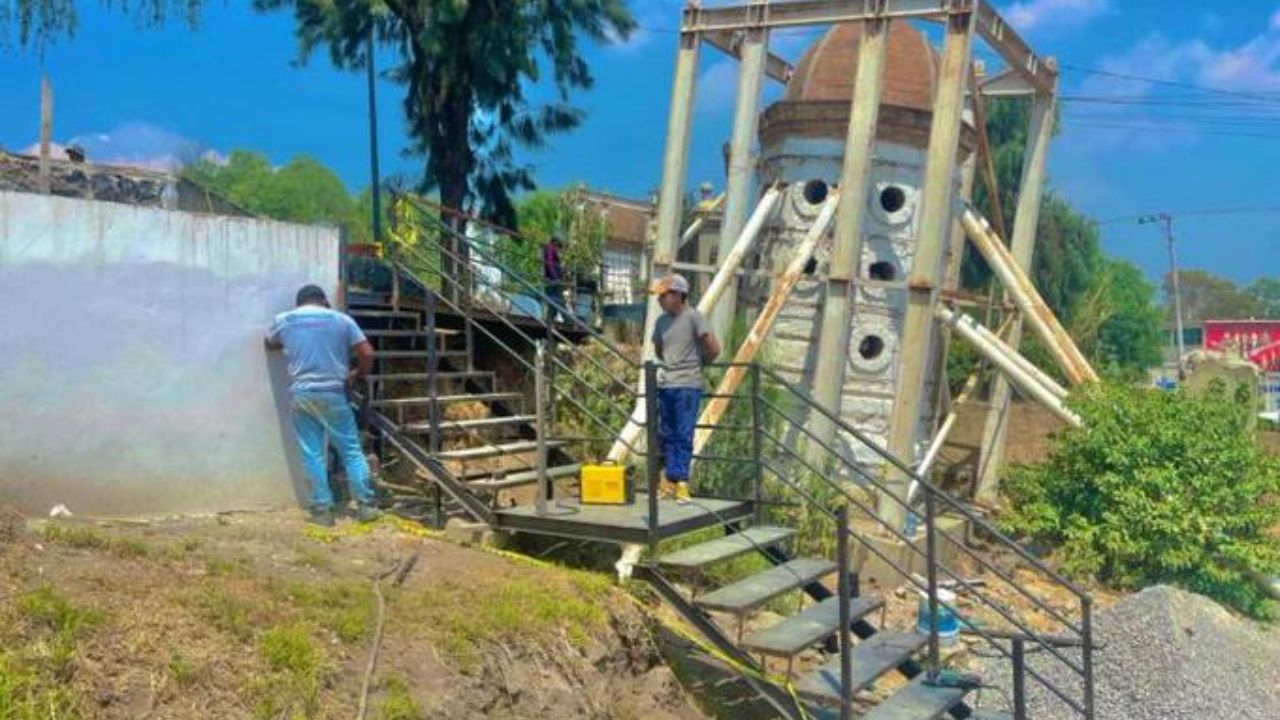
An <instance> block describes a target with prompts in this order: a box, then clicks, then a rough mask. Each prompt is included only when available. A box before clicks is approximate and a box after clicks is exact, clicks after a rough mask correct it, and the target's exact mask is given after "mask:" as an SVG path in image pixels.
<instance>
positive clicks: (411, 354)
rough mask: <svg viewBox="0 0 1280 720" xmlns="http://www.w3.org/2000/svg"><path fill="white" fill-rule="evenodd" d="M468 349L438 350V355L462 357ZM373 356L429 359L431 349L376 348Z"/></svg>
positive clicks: (381, 358)
mask: <svg viewBox="0 0 1280 720" xmlns="http://www.w3.org/2000/svg"><path fill="white" fill-rule="evenodd" d="M466 354H467V351H466V350H437V351H436V357H461V356H463V355H466ZM373 356H374V357H375V358H378V359H379V360H414V359H420V360H428V359H430V358H431V351H430V350H374V351H373Z"/></svg>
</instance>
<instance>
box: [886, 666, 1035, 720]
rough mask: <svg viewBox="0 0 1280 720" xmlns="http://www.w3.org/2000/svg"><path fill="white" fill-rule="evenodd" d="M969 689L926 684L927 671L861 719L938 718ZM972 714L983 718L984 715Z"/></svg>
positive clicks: (932, 719)
mask: <svg viewBox="0 0 1280 720" xmlns="http://www.w3.org/2000/svg"><path fill="white" fill-rule="evenodd" d="M967 693H968V691H967V690H963V689H961V688H941V687H932V686H929V685H926V684H925V682H924V675H919V676H917V677H916V678H915V679H914V680H912V681H911V682H909V683H907V684H906V685H905V686H903V687H902V688H901V689H900V690H898V692H896V693H894V694H893V695H890V696H889V697H888V698H887V699H885V701H884V702H882V703H880V704H879V705H877V706H875V707H874V708H872V709H871V711H870V712H868V713H867V714H866V715H863V716H862V720H935V719H936V718H939V717H942V716H943V715H944V714H946V712H947V711H948V710H950V709H951V708H952V707H954V706H955V704H956V703H958V702H960V701H961V700H963V699H964V696H965V695H966V694H967ZM970 717H971V718H981V717H982V715H971V716H970ZM988 717H999V716H998V715H996V716H988ZM1005 717H1009V718H1011V717H1012V716H1005Z"/></svg>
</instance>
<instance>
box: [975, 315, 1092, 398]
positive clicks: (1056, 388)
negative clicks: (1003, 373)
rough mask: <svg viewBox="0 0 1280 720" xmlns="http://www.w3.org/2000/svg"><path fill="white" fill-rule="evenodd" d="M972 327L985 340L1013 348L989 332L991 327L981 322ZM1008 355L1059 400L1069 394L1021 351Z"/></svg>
mask: <svg viewBox="0 0 1280 720" xmlns="http://www.w3.org/2000/svg"><path fill="white" fill-rule="evenodd" d="M973 327H974V329H976V330H977V331H978V333H979V334H981V335H982V336H983V337H984V338H986V339H987V340H989V341H991V342H994V343H1000V344H1002V345H1004V346H1005V347H1009V349H1010V350H1012V349H1013V348H1012V347H1010V346H1009V344H1008V343H1006V342H1005V341H1004V340H1003V339H1001V338H1000V336H999V335H996V334H995V333H993V332H991V329H990V328H988V327H987V326H986V325H982V324H981V323H974V325H973ZM1010 357H1011V358H1012V359H1013V361H1014V362H1016V363H1017V364H1018V367H1021V368H1022V370H1023V372H1025V373H1027V374H1028V375H1030V376H1031V377H1033V378H1035V379H1036V382H1039V383H1040V384H1041V385H1044V387H1045V389H1046V390H1048V391H1049V392H1051V393H1053V394H1054V395H1056V396H1058V399H1059V400H1066V399H1067V395H1068V394H1070V393H1068V391H1067V389H1066V388H1064V387H1062V386H1061V385H1059V384H1058V381H1057V380H1054V379H1053V378H1052V377H1049V374H1048V373H1046V372H1045V371H1043V370H1041V369H1040V368H1038V367H1036V364H1035V363H1033V362H1031V361H1030V360H1028V359H1027V358H1026V357H1024V356H1023V355H1022V353H1019V352H1014V354H1013V355H1011V356H1010Z"/></svg>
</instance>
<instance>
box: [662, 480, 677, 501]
mask: <svg viewBox="0 0 1280 720" xmlns="http://www.w3.org/2000/svg"><path fill="white" fill-rule="evenodd" d="M675 496H676V484H675V483H673V482H671V481H670V480H668V479H666V478H663V479H662V481H661V482H659V483H658V497H659V498H660V499H662V500H671V499H672V498H674V497H675Z"/></svg>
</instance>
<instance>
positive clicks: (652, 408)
mask: <svg viewBox="0 0 1280 720" xmlns="http://www.w3.org/2000/svg"><path fill="white" fill-rule="evenodd" d="M644 400H645V405H646V406H647V407H648V408H649V414H648V418H647V420H646V424H645V437H646V440H647V443H646V447H645V451H644V452H645V454H644V466H645V476H646V478H647V480H648V482H647V485H648V486H649V497H648V500H649V517H648V529H649V555H650V557H653V558H657V557H658V489H659V486H660V484H661V480H662V478H661V474H662V439H661V436H660V435H659V432H658V363H656V362H654V361H653V360H649V361H647V362H645V364H644Z"/></svg>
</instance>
